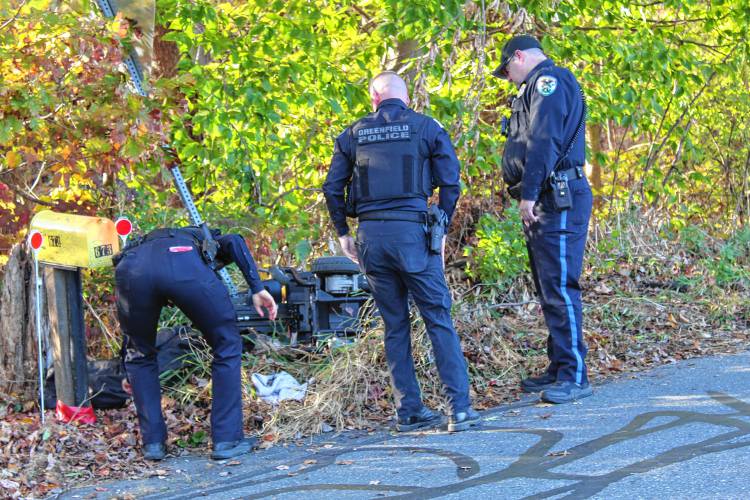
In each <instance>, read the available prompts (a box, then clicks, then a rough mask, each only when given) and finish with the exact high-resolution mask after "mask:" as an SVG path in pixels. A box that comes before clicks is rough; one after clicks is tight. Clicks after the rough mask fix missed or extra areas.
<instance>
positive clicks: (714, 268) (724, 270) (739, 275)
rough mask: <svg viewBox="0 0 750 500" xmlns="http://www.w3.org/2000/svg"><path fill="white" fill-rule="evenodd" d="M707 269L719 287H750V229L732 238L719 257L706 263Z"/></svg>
mask: <svg viewBox="0 0 750 500" xmlns="http://www.w3.org/2000/svg"><path fill="white" fill-rule="evenodd" d="M706 267H707V268H708V269H709V270H710V271H711V274H713V275H714V277H715V278H716V284H717V285H719V286H731V285H744V286H748V285H750V227H744V228H742V229H740V230H739V231H737V232H736V233H735V234H734V235H733V236H732V237H730V238H729V239H728V240H727V241H726V242H725V243H724V244H723V245H722V246H721V249H720V250H719V253H718V255H717V256H716V257H714V258H712V259H710V260H707V261H706Z"/></svg>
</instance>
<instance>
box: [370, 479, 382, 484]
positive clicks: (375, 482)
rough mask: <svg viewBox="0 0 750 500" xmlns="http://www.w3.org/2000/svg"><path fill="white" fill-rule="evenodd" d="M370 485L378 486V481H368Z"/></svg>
mask: <svg viewBox="0 0 750 500" xmlns="http://www.w3.org/2000/svg"><path fill="white" fill-rule="evenodd" d="M370 484H372V485H378V484H380V481H379V480H375V481H370Z"/></svg>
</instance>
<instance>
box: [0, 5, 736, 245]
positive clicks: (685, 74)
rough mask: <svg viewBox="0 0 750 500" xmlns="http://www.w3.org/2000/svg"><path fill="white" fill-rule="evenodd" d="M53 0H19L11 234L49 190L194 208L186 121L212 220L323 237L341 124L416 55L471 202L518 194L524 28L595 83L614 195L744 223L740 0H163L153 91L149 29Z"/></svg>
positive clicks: (6, 74) (7, 37) (124, 203)
mask: <svg viewBox="0 0 750 500" xmlns="http://www.w3.org/2000/svg"><path fill="white" fill-rule="evenodd" d="M55 5H56V4H54V3H52V2H50V1H45V0H33V1H28V2H25V3H23V2H20V1H19V0H15V1H13V2H11V3H10V4H9V5H6V6H5V7H2V8H0V17H2V19H3V21H2V22H0V26H1V27H0V68H2V86H1V87H0V161H2V163H0V203H1V204H2V208H3V210H4V213H3V228H2V230H3V233H4V234H5V235H8V236H6V243H5V244H4V246H6V247H7V241H9V240H10V239H13V238H17V237H18V234H19V233H22V231H23V228H24V227H26V225H27V224H28V218H29V215H30V214H31V213H33V211H34V210H37V209H39V208H40V207H42V206H45V205H51V206H54V207H55V208H57V209H60V210H69V211H79V212H80V211H83V212H94V211H97V212H99V213H103V214H106V215H110V216H114V215H116V214H117V213H128V214H130V215H131V217H132V218H134V219H135V220H137V221H138V222H140V225H141V226H142V227H143V228H144V229H150V228H151V227H154V226H157V225H161V224H169V223H175V222H180V221H184V220H185V219H184V215H183V213H182V211H181V210H180V207H179V201H178V199H177V198H176V196H175V193H174V190H173V188H172V187H171V185H170V183H169V178H168V175H166V174H165V173H164V172H163V170H161V169H160V166H162V165H163V159H162V158H161V156H160V153H159V152H158V148H157V146H158V145H159V144H161V143H162V142H165V141H167V142H170V143H171V144H172V145H173V146H174V147H175V148H176V150H177V151H178V154H179V156H180V158H181V160H182V162H183V174H184V175H185V177H186V178H187V179H188V181H189V183H190V185H191V188H192V190H193V193H194V194H195V196H196V199H197V202H198V205H199V208H200V209H201V211H202V212H203V213H204V215H205V216H206V217H207V218H208V219H209V220H210V221H212V222H214V223H215V224H218V225H221V226H225V227H226V226H233V227H236V228H238V229H239V230H240V231H242V232H244V233H246V234H251V235H253V239H254V241H255V242H256V244H255V248H254V250H256V251H257V252H259V253H260V254H261V256H262V258H270V259H274V260H278V259H280V258H291V257H292V255H291V254H296V257H297V258H298V259H300V258H304V257H305V256H306V255H307V254H308V253H309V251H310V249H311V247H313V246H315V245H316V244H317V243H318V242H322V241H324V240H325V237H326V236H329V235H330V234H331V233H330V229H329V226H330V225H329V224H328V221H327V217H326V215H325V210H324V204H323V203H322V201H323V200H322V195H321V193H320V190H319V188H320V185H321V184H322V182H323V179H324V176H325V173H326V170H327V166H328V161H329V159H330V154H331V151H332V143H333V139H334V138H335V137H336V135H338V134H339V133H340V132H341V130H343V128H344V127H346V125H348V124H349V123H351V122H352V121H353V120H354V119H356V117H357V116H359V115H361V114H362V113H365V112H367V111H368V109H369V102H368V96H367V91H366V89H367V82H368V80H369V78H371V77H372V76H373V75H374V74H376V73H377V72H379V71H381V70H383V69H395V70H397V71H399V72H401V73H402V74H403V75H405V76H406V78H407V80H408V81H409V84H410V87H411V88H412V89H413V104H414V106H415V107H416V108H417V109H419V110H423V111H424V112H427V113H429V114H431V115H432V116H434V117H436V118H437V119H438V120H440V121H441V122H442V123H443V124H444V125H445V126H446V128H447V129H448V130H449V132H450V133H451V135H452V137H453V139H454V142H455V143H456V145H457V149H458V153H459V157H460V159H461V160H462V164H463V171H462V181H463V184H464V198H463V201H462V205H463V206H476V205H477V204H479V205H481V206H482V207H483V209H484V210H488V209H489V210H490V211H499V210H500V209H501V208H502V206H503V205H504V204H505V205H507V200H506V199H505V197H504V195H503V194H502V193H503V185H502V180H501V176H500V174H499V164H500V157H501V154H502V147H503V143H504V139H503V137H502V136H501V135H500V133H499V127H498V123H499V119H500V117H501V116H502V115H503V114H505V113H507V108H506V105H507V101H508V98H509V97H510V96H511V95H512V94H513V93H514V89H512V88H511V87H510V86H509V84H508V83H506V82H503V81H499V80H496V79H493V78H491V77H489V72H490V71H491V69H492V68H493V67H494V65H495V64H496V63H497V61H498V60H499V51H500V48H501V47H502V44H503V43H504V41H505V40H506V39H507V37H508V36H510V35H511V34H514V33H519V32H531V33H534V34H536V35H537V36H539V37H540V38H541V39H542V41H543V45H544V47H545V51H546V52H547V53H548V54H549V55H550V56H551V57H552V58H553V59H554V60H555V61H556V62H557V63H559V64H561V65H563V66H567V67H570V68H571V69H572V70H573V71H574V72H575V73H576V75H577V76H578V77H579V79H580V81H581V82H582V84H583V86H584V89H585V91H586V94H587V96H588V103H589V108H590V120H589V132H590V133H589V141H590V150H589V157H590V160H591V161H592V164H593V167H594V177H593V178H594V179H595V184H596V185H595V188H596V191H597V194H598V196H599V201H600V204H599V211H598V213H599V214H600V215H602V216H606V215H607V214H613V213H616V212H618V211H621V210H625V209H630V208H633V207H637V206H644V205H649V206H655V207H659V208H661V209H664V212H665V213H667V214H669V215H670V217H671V218H672V225H673V227H674V228H676V229H679V228H680V227H681V226H682V225H684V224H686V223H687V222H696V223H701V222H703V223H707V224H709V225H714V226H715V227H714V228H713V229H719V230H723V229H725V228H727V227H732V226H733V225H736V224H743V223H747V217H748V211H749V210H750V187H749V186H748V173H749V170H748V168H749V165H750V147H749V146H748V144H749V143H750V141H748V139H750V137H748V134H749V132H748V128H747V124H746V120H744V117H746V116H747V115H748V114H749V112H750V97H748V96H749V95H750V93H749V92H748V90H749V89H748V76H749V75H748V55H750V49H749V48H748V42H747V35H748V25H749V22H750V6H748V4H747V3H746V2H744V1H742V0H722V1H710V2H709V1H706V0H684V1H677V0H668V1H663V2H648V3H642V4H631V3H627V2H622V1H615V0H598V1H594V0H577V1H549V0H547V1H542V0H537V1H531V2H497V1H496V2H484V1H467V2H455V1H450V2H443V1H441V2H437V1H435V0H421V1H418V2H410V3H409V4H408V5H406V4H404V3H403V2H396V1H395V0H377V1H376V0H359V1H351V0H340V1H330V0H318V1H316V2H309V1H299V0H291V1H280V0H277V1H270V0H265V1H264V0H254V1H245V2H236V3H228V2H219V1H216V0H195V1H192V2H185V1H182V0H157V16H158V17H157V23H158V24H160V25H161V26H163V27H164V28H165V30H166V34H165V35H164V36H163V37H162V41H163V42H168V43H172V44H174V46H175V47H176V48H177V50H178V51H179V54H180V60H179V64H178V66H177V71H176V72H174V74H172V75H170V76H163V77H161V78H158V79H156V80H154V81H152V82H151V83H152V93H151V94H150V96H149V98H141V97H138V96H136V95H134V94H133V93H132V92H131V91H130V90H129V89H128V87H127V85H126V81H127V75H126V74H125V72H124V70H123V68H122V66H121V58H122V51H121V48H120V46H121V43H122V42H124V43H125V44H127V43H129V41H130V40H132V37H133V36H137V30H132V29H129V27H128V23H127V22H125V20H123V19H121V18H118V19H116V20H113V21H106V20H104V19H103V18H102V16H101V15H100V14H99V13H98V12H97V11H96V8H95V6H94V5H93V4H92V3H90V2H83V3H81V5H80V8H79V9H78V10H71V9H61V8H56V7H54V6H55ZM298 243H299V244H298ZM0 246H3V245H2V244H0ZM289 249H292V250H289Z"/></svg>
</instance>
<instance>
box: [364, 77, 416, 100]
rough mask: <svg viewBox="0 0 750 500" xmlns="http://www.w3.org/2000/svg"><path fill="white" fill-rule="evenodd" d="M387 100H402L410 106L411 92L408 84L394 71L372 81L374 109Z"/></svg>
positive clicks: (371, 95)
mask: <svg viewBox="0 0 750 500" xmlns="http://www.w3.org/2000/svg"><path fill="white" fill-rule="evenodd" d="M386 99H401V100H402V101H404V103H405V104H407V105H408V104H409V91H408V90H407V89H406V82H405V81H404V80H403V78H401V77H400V76H398V74H396V73H394V72H393V71H383V72H382V73H380V74H379V75H377V76H376V77H375V78H373V79H372V80H370V100H371V101H372V107H373V109H377V107H378V105H379V104H380V103H381V102H382V101H384V100H386Z"/></svg>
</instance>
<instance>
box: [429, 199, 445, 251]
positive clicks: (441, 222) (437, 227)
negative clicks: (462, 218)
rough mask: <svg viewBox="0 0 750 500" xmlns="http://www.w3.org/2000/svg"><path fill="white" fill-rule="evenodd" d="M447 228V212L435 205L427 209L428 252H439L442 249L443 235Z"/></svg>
mask: <svg viewBox="0 0 750 500" xmlns="http://www.w3.org/2000/svg"><path fill="white" fill-rule="evenodd" d="M447 228H448V214H446V213H445V212H444V211H443V209H441V208H440V207H438V206H437V205H430V207H429V208H428V209H427V233H428V237H429V243H430V245H429V247H430V252H432V253H436V254H439V253H441V251H442V249H443V237H444V236H445V233H446V230H447Z"/></svg>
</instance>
